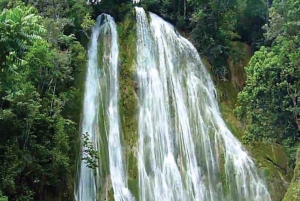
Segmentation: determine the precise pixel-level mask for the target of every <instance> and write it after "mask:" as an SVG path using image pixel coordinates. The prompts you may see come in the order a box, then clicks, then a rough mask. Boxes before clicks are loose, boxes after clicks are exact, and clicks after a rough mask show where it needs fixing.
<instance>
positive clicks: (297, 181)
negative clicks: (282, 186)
mask: <svg viewBox="0 0 300 201" xmlns="http://www.w3.org/2000/svg"><path fill="white" fill-rule="evenodd" d="M298 200H300V149H298V150H297V155H296V166H295V169H294V176H293V179H292V182H291V184H290V186H289V188H288V190H287V193H286V194H285V196H284V199H283V201H298Z"/></svg>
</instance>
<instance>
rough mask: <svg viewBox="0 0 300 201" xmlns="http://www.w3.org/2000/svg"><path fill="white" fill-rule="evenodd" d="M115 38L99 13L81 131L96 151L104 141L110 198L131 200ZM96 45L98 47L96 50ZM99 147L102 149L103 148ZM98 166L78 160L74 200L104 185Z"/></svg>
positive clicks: (94, 194) (91, 199)
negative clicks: (121, 124)
mask: <svg viewBox="0 0 300 201" xmlns="http://www.w3.org/2000/svg"><path fill="white" fill-rule="evenodd" d="M117 37H118V36H117V29H116V24H115V22H114V19H113V18H112V17H111V16H109V15H106V14H102V15H100V16H99V17H98V18H97V24H96V25H95V27H93V28H92V36H91V41H90V47H89V51H88V65H87V74H86V84H85V94H84V106H83V121H82V127H81V132H88V135H89V140H90V141H91V142H92V144H93V145H94V147H95V149H96V151H98V152H99V151H100V148H99V144H101V146H102V145H103V147H105V144H106V143H107V141H108V143H107V144H108V147H107V149H108V156H109V171H110V173H111V174H110V180H111V183H112V187H113V190H114V199H115V200H116V201H131V200H134V199H133V197H132V195H131V193H130V191H129V190H128V188H127V179H126V174H125V172H126V171H125V167H124V161H123V153H122V146H121V140H120V132H121V129H120V117H119V108H118V98H119V82H118V80H119V78H118V76H119V75H118V56H119V49H118V40H117ZM99 38H100V39H99ZM98 46H100V48H101V49H98ZM99 52H100V53H101V54H102V60H99V59H98V54H99ZM98 62H99V63H98ZM103 116H104V117H103ZM103 147H102V149H105V148H103ZM106 151H107V150H106ZM103 162H104V161H103ZM100 169H101V165H99V167H98V168H97V169H96V170H93V169H90V168H88V167H86V164H85V162H84V161H82V162H81V169H80V174H79V178H78V187H77V189H76V191H75V200H76V201H95V200H98V197H99V192H98V191H97V189H98V188H97V186H98V185H100V187H102V188H103V186H104V185H102V184H101V183H103V182H100V180H101V179H100V174H101V170H100ZM101 185H102V186H101Z"/></svg>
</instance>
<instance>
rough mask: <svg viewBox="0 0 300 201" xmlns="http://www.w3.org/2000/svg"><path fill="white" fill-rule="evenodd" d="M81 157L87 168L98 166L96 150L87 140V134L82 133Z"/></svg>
mask: <svg viewBox="0 0 300 201" xmlns="http://www.w3.org/2000/svg"><path fill="white" fill-rule="evenodd" d="M82 143H83V157H82V160H83V161H85V164H86V166H87V167H88V168H92V169H96V168H97V167H98V160H99V156H98V152H97V150H96V149H95V148H94V145H93V143H92V142H91V141H90V140H89V134H88V133H85V134H82Z"/></svg>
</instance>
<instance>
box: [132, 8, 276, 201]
mask: <svg viewBox="0 0 300 201" xmlns="http://www.w3.org/2000/svg"><path fill="white" fill-rule="evenodd" d="M135 9H136V20H137V45H136V46H137V47H136V48H137V52H138V54H137V81H138V90H139V94H138V96H139V114H138V121H139V123H138V135H139V141H138V144H139V145H138V168H139V200H141V201H152V200H153V201H177V200H178V201H179V200H180V201H186V200H189V201H192V200H196V201H221V200H224V201H238V200H241V201H270V200H271V198H270V195H269V193H268V190H267V188H266V185H265V183H264V181H263V180H262V179H261V178H260V177H259V175H258V172H257V170H256V167H255V164H254V162H253V161H252V159H251V158H250V156H249V155H248V153H247V152H246V151H245V149H244V148H243V147H242V145H241V143H240V142H239V141H238V140H237V139H236V138H235V137H234V136H233V135H232V133H231V132H230V131H229V129H228V128H227V126H226V124H225V123H224V121H223V119H222V117H221V114H220V111H219V108H218V103H217V100H216V90H215V88H214V85H213V82H212V80H211V78H210V76H209V73H208V72H207V70H206V68H205V66H204V65H203V63H202V61H201V58H200V56H199V54H198V53H197V51H196V49H195V48H194V46H193V45H192V44H191V43H190V42H189V41H188V40H187V39H185V38H183V37H182V36H180V34H179V33H177V32H176V31H175V29H174V28H173V26H171V25H170V24H169V23H167V22H165V21H164V20H162V19H161V18H160V17H158V16H157V15H155V14H153V13H150V15H149V18H150V22H148V19H147V15H146V13H145V11H144V10H143V9H142V8H138V7H136V8H135Z"/></svg>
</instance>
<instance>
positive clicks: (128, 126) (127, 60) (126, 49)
mask: <svg viewBox="0 0 300 201" xmlns="http://www.w3.org/2000/svg"><path fill="white" fill-rule="evenodd" d="M118 33H119V38H120V39H119V45H120V95H121V96H120V101H119V105H120V114H121V120H122V129H123V139H124V146H125V148H126V167H127V172H128V185H129V189H130V191H131V192H132V193H133V195H134V196H135V198H136V200H138V169H137V158H136V150H137V141H138V133H137V129H138V123H137V113H138V99H137V94H136V91H137V82H136V67H135V58H136V42H135V41H136V20H135V15H134V12H130V13H128V14H127V15H126V17H125V18H124V20H123V21H122V23H121V24H119V25H118Z"/></svg>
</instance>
